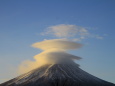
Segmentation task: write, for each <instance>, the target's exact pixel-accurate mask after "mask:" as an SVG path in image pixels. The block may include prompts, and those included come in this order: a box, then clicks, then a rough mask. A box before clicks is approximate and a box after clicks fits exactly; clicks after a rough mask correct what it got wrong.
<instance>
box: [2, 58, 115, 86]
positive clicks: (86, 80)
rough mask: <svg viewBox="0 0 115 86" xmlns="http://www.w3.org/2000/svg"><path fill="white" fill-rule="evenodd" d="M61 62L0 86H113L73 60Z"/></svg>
mask: <svg viewBox="0 0 115 86" xmlns="http://www.w3.org/2000/svg"><path fill="white" fill-rule="evenodd" d="M63 61H64V60H63ZM63 61H58V62H56V63H54V64H45V65H43V66H41V67H39V68H37V69H34V70H32V71H30V72H28V73H25V74H22V75H21V76H19V77H16V78H14V79H12V80H9V81H7V82H5V83H3V84H0V86H115V84H113V83H110V82H107V81H104V80H102V79H99V78H97V77H95V76H93V75H91V74H89V73H87V72H85V71H84V70H82V69H80V68H79V65H78V64H76V63H75V62H74V61H73V60H70V59H68V60H67V59H66V60H65V61H64V62H63Z"/></svg>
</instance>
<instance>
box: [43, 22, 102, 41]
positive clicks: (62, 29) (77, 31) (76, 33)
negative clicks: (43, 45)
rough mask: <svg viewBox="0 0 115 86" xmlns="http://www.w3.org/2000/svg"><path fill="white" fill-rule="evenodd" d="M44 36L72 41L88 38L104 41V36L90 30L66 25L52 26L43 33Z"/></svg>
mask: <svg viewBox="0 0 115 86" xmlns="http://www.w3.org/2000/svg"><path fill="white" fill-rule="evenodd" d="M42 35H52V36H55V37H57V38H67V39H72V40H73V41H81V40H83V39H86V38H97V39H103V37H102V36H99V35H97V34H93V33H90V31H89V29H87V28H84V27H81V26H77V25H66V24H60V25H55V26H50V27H48V28H47V30H46V31H45V32H43V33H42Z"/></svg>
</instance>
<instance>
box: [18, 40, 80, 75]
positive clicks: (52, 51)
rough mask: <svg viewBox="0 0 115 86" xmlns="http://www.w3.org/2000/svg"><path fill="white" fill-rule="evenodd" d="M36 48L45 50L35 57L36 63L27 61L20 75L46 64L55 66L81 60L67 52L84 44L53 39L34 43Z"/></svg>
mask: <svg viewBox="0 0 115 86" xmlns="http://www.w3.org/2000/svg"><path fill="white" fill-rule="evenodd" d="M32 46H33V47H35V48H39V49H41V50H43V52H41V53H39V54H37V55H35V56H34V61H31V60H26V61H24V62H23V63H22V64H21V65H20V66H19V70H18V72H19V73H26V72H28V71H30V70H32V69H35V68H37V67H40V66H42V65H45V64H54V63H57V62H64V61H65V60H68V59H72V60H79V59H81V57H78V56H75V55H72V54H69V53H67V52H66V51H67V50H71V49H78V48H81V47H82V44H79V43H76V42H73V41H70V40H67V39H52V40H44V41H41V42H37V43H34V44H33V45H32Z"/></svg>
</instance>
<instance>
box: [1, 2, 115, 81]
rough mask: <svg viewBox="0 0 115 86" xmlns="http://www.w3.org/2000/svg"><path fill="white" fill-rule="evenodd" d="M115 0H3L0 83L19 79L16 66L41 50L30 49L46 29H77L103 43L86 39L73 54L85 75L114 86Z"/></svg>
mask: <svg viewBox="0 0 115 86" xmlns="http://www.w3.org/2000/svg"><path fill="white" fill-rule="evenodd" d="M114 20H115V0H0V82H1V83H2V82H4V81H6V80H7V79H10V78H13V77H15V76H16V74H15V71H16V68H17V66H18V65H19V64H20V63H21V62H22V61H24V60H26V59H32V57H33V56H34V55H36V54H37V53H39V52H40V50H37V49H34V48H32V47H31V45H32V44H33V43H35V42H38V41H42V40H44V39H55V38H56V37H53V36H50V35H48V36H42V35H40V33H42V32H44V30H45V29H46V28H47V27H50V26H55V25H59V24H67V25H68V24H69V25H78V26H82V27H86V28H88V29H89V31H90V33H92V34H98V35H100V36H102V37H103V39H101V40H100V39H96V38H87V39H85V40H83V41H81V43H82V44H84V47H83V48H81V49H79V50H76V51H70V52H71V53H72V54H74V55H78V56H81V57H82V58H83V59H82V60H81V61H77V62H78V63H79V64H80V65H81V68H82V69H84V70H85V71H87V72H89V73H91V74H93V75H95V76H97V77H99V78H101V79H104V80H107V81H110V82H113V83H115V67H114V65H115V62H114V61H115V53H114V51H115V45H114V44H115V34H114V33H115V24H114Z"/></svg>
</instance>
